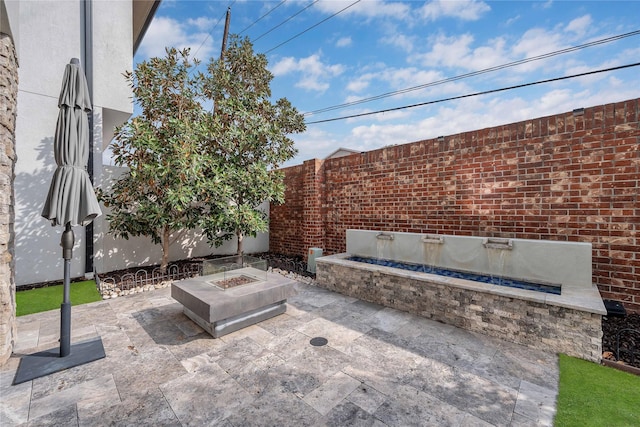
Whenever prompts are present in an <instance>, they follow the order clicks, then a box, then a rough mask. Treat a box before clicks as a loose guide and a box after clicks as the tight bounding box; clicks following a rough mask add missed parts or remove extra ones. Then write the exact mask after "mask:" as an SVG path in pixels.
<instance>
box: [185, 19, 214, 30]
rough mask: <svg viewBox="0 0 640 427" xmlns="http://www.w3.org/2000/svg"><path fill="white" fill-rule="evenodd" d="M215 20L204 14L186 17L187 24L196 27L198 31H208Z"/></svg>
mask: <svg viewBox="0 0 640 427" xmlns="http://www.w3.org/2000/svg"><path fill="white" fill-rule="evenodd" d="M215 23H216V20H215V19H211V18H207V17H206V16H199V17H197V18H191V19H187V25H191V26H194V27H196V28H197V29H198V30H200V31H205V32H206V31H210V30H211V28H213V26H214V25H215Z"/></svg>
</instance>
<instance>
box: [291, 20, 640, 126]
mask: <svg viewBox="0 0 640 427" xmlns="http://www.w3.org/2000/svg"><path fill="white" fill-rule="evenodd" d="M639 34H640V30H636V31H632V32H629V33H624V34H619V35H616V36H612V37H607V38H604V39H599V40H595V41H592V42H589V43H584V44H581V45H577V46H572V47H568V48H565V49H560V50H556V51H553V52H548V53H544V54H542V55H537V56H532V57H531V58H526V59H520V60H518V61H513V62H509V63H506V64H502V65H496V66H494V67H489V68H484V69H482V70H478V71H472V72H469V73H465V74H460V75H457V76H454V77H448V78H445V79H441V80H436V81H433V82H430V83H425V84H422V85H418V86H412V87H409V88H405V89H400V90H396V91H393V92H386V93H383V94H380V95H375V96H372V97H369V98H363V99H359V100H357V101H351V102H346V103H344V104H338V105H333V106H330V107H325V108H321V109H318V110H313V111H309V112H306V113H304V115H305V116H311V115H314V114H320V113H325V112H328V111H333V110H339V109H342V108H346V107H351V106H354V105H358V104H364V103H367V102H371V101H377V100H379V99H383V98H388V97H391V96H395V95H401V94H404V93H408V92H412V91H415V90H419V89H425V88H427V87H432V86H438V85H441V84H444V83H450V82H453V81H457V80H462V79H466V78H469V77H475V76H478V75H481V74H485V73H489V72H492V71H499V70H503V69H505V68H510V67H514V66H516V65H521V64H526V63H529V62H534V61H539V60H541V59H547V58H551V57H553V56H557V55H562V54H565V53H570V52H575V51H578V50H581V49H586V48H588V47H592V46H597V45H601V44H605V43H610V42H613V41H618V40H621V39H623V38H626V37H631V36H637V35H639Z"/></svg>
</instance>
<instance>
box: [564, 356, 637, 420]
mask: <svg viewBox="0 0 640 427" xmlns="http://www.w3.org/2000/svg"><path fill="white" fill-rule="evenodd" d="M559 363H560V387H559V391H558V402H557V411H556V418H555V422H554V426H555V427H572V426H575V427H584V426H615V427H624V426H638V425H639V423H640V377H639V376H637V375H633V374H630V373H627V372H622V371H619V370H617V369H613V368H609V367H607V366H602V365H598V364H595V363H592V362H587V361H586V360H582V359H576V358H574V357H569V356H566V355H564V354H561V355H560V361H559Z"/></svg>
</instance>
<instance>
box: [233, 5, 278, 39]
mask: <svg viewBox="0 0 640 427" xmlns="http://www.w3.org/2000/svg"><path fill="white" fill-rule="evenodd" d="M286 1H287V0H282V1H281V2H280V3H278V4H277V5H276V6H275V7H273V8H271V10H269V11H268V12H267V13H265V14H264V15H262V16H261V17H260V18H258V19H256V20H255V21H253V23H251V25H249V26H248V27H247V28H245V29H244V30H242V31H240V32H239V33H238V34H242V33H244V32H245V31H247V30H248V29H249V28H251V27H253V26H254V25H256V24H257V23H258V22H259V21H261V20H262V18H264V17H266V16H267V15H269V14H270V13H271V12H273V11H274V10H276V9H277V8H279V7H280V6H282V5H283V4H284V3H285V2H286Z"/></svg>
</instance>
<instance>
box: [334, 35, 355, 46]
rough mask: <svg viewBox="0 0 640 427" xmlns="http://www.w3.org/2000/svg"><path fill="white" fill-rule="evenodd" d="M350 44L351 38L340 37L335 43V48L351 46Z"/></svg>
mask: <svg viewBox="0 0 640 427" xmlns="http://www.w3.org/2000/svg"><path fill="white" fill-rule="evenodd" d="M351 43H352V40H351V37H340V38H339V39H338V41H337V42H336V47H347V46H351Z"/></svg>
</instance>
